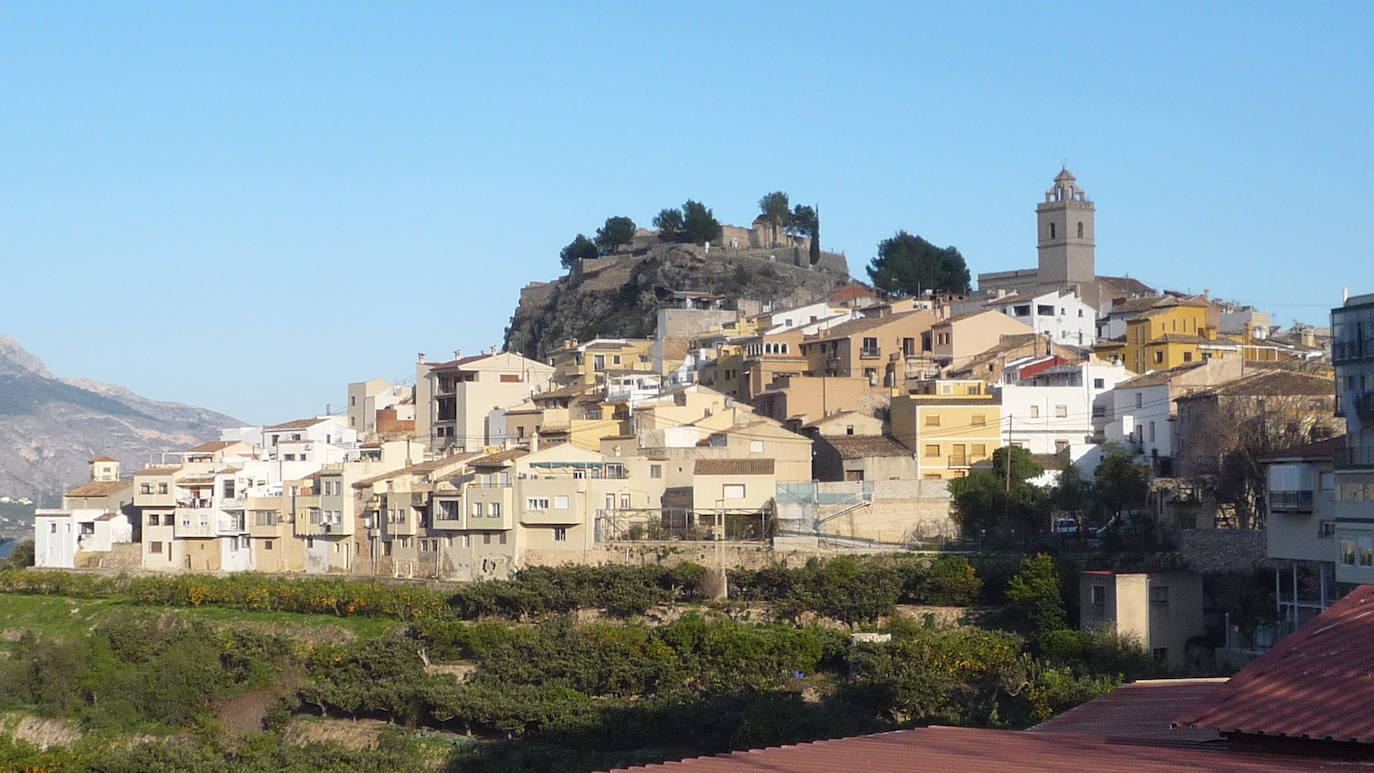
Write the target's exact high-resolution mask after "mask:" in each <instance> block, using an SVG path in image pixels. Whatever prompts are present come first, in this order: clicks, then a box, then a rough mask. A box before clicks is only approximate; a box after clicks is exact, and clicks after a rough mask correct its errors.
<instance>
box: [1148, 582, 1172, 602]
mask: <svg viewBox="0 0 1374 773" xmlns="http://www.w3.org/2000/svg"><path fill="white" fill-rule="evenodd" d="M1150 604H1152V605H1154V606H1159V607H1162V606H1168V605H1169V586H1168V585H1151V586H1150Z"/></svg>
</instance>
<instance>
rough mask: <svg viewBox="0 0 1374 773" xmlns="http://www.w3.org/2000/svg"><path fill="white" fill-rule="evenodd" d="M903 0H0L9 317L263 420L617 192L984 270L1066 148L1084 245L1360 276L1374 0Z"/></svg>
mask: <svg viewBox="0 0 1374 773" xmlns="http://www.w3.org/2000/svg"><path fill="white" fill-rule="evenodd" d="M211 5H213V6H214V7H207V6H211ZM914 5H915V4H911V3H893V4H868V3H842V4H841V3H805V2H790V3H779V4H766V3H737V2H731V3H719V4H714V3H705V2H701V3H672V4H657V3H652V4H651V3H633V2H625V3H618V4H610V3H606V4H600V3H596V4H594V3H557V4H555V3H549V4H515V3H490V4H487V5H486V6H485V7H481V8H479V7H477V6H476V5H475V4H466V3H464V4H460V3H433V4H424V3H341V2H318V3H309V2H292V3H279V2H271V3H267V2H264V3H248V2H230V3H216V4H203V3H183V2H167V3H157V4H152V3H120V4H113V3H75V2H27V3H20V2H13V3H6V4H4V6H3V7H0V137H3V150H0V260H3V265H4V268H5V275H6V279H7V280H8V281H7V282H6V283H5V285H6V292H5V294H4V305H3V312H0V332H6V333H9V334H10V335H13V336H15V337H16V338H18V339H19V340H20V341H21V342H22V343H23V344H24V345H25V346H27V347H28V348H29V349H30V350H31V351H33V352H34V353H35V354H37V355H39V356H40V357H42V358H43V359H44V360H46V361H47V363H48V365H49V367H50V368H51V369H52V370H53V371H54V372H56V373H58V374H60V375H65V376H85V377H90V378H95V379H100V380H103V381H109V382H114V383H119V384H123V385H126V386H128V387H131V388H133V389H135V390H137V391H139V392H141V393H144V394H146V395H148V396H150V397H155V398H160V399H169V400H178V401H184V402H190V403H196V404H200V405H203V406H205V407H209V408H214V409H217V410H221V411H225V412H228V413H230V414H233V415H236V416H238V417H240V418H242V419H245V420H249V421H256V422H262V421H275V420H284V419H288V418H293V417H296V416H298V415H304V414H310V413H313V412H317V411H321V410H323V409H324V406H325V403H326V402H331V403H333V404H334V406H335V407H336V409H337V407H338V406H339V405H340V403H342V401H343V396H344V385H345V384H346V383H347V382H349V381H354V380H360V379H364V378H369V377H373V376H382V377H386V378H400V377H405V376H407V375H410V374H412V373H413V363H414V356H415V352H417V351H425V352H428V353H430V354H431V355H432V356H442V355H443V354H444V353H445V352H448V351H449V350H452V349H454V348H462V349H464V350H468V351H474V350H477V349H479V348H481V347H483V346H488V345H491V344H495V343H498V342H499V341H500V340H501V337H502V331H503V328H504V326H505V324H506V322H507V321H508V318H509V315H510V313H511V310H512V309H513V307H514V305H515V301H516V298H517V292H518V290H519V288H520V286H521V285H523V284H524V283H526V282H528V281H531V280H547V279H551V278H553V277H554V276H555V275H556V274H557V273H558V272H559V271H558V259H557V253H558V250H559V248H560V247H561V246H563V245H564V244H566V243H567V242H568V241H569V239H570V238H571V237H572V236H573V235H574V234H576V233H577V232H579V231H583V232H587V233H590V232H591V231H592V230H593V229H594V228H595V227H596V226H597V225H598V224H600V223H601V222H602V220H604V219H605V218H606V217H607V216H608V215H617V214H624V215H628V216H630V217H632V218H633V219H634V220H635V221H636V222H639V223H647V222H648V220H649V219H650V218H651V217H652V215H653V213H654V212H656V211H658V209H660V208H662V207H665V206H672V205H677V204H680V203H681V202H682V201H683V200H684V199H687V198H689V197H690V198H695V199H699V200H702V201H704V202H706V203H707V204H708V205H709V206H711V207H712V208H714V210H715V212H716V214H717V216H718V217H720V218H721V219H722V220H724V221H726V222H735V223H740V224H744V223H747V222H748V221H749V220H751V219H752V218H753V216H754V214H755V212H756V202H757V200H758V198H759V197H760V196H761V195H762V194H763V193H766V192H768V191H772V190H784V191H787V192H788V193H790V194H791V196H792V198H793V200H794V201H801V202H816V203H819V205H820V208H821V218H822V234H823V238H824V241H825V242H826V244H827V246H828V247H829V248H834V249H841V250H843V251H845V252H846V253H847V254H848V256H849V260H850V266H851V270H852V271H853V272H854V273H855V274H856V275H859V276H862V267H863V266H864V265H865V263H866V262H867V260H868V258H870V257H871V256H872V254H873V252H874V247H875V245H876V243H877V242H878V241H879V240H880V239H882V238H884V237H886V236H889V235H891V234H892V232H894V231H895V230H897V229H899V228H902V229H907V230H909V231H912V232H914V233H919V234H921V235H923V236H925V237H927V238H928V239H930V240H931V241H934V242H936V243H939V244H942V245H943V244H953V245H955V246H957V247H958V248H959V249H960V250H961V251H962V252H963V254H964V256H965V257H966V258H967V260H968V262H969V265H970V268H971V270H972V271H973V272H975V273H977V272H980V271H995V270H1004V269H1012V268H1021V267H1025V266H1029V265H1033V264H1034V261H1035V250H1034V233H1033V229H1034V205H1035V203H1036V202H1037V201H1038V200H1040V196H1041V194H1042V193H1043V191H1044V189H1045V188H1047V187H1048V186H1049V184H1050V179H1051V178H1052V177H1053V175H1054V174H1055V172H1057V171H1058V169H1059V165H1060V164H1061V162H1064V163H1067V164H1068V166H1069V168H1070V169H1071V170H1073V172H1074V173H1075V174H1077V176H1078V179H1079V182H1080V184H1081V185H1082V186H1083V187H1084V189H1085V190H1086V191H1087V192H1088V195H1089V196H1090V197H1091V198H1093V199H1094V200H1095V201H1096V202H1097V207H1098V218H1097V227H1098V234H1097V235H1098V250H1097V255H1098V269H1099V271H1100V272H1101V273H1107V274H1126V273H1129V274H1130V275H1131V276H1137V277H1140V278H1142V279H1144V280H1146V281H1147V282H1151V283H1156V284H1163V285H1167V286H1170V287H1174V288H1178V289H1184V290H1192V291H1194V292H1200V291H1201V290H1203V289H1204V288H1207V289H1210V290H1211V291H1212V292H1213V294H1215V295H1221V296H1223V297H1227V298H1233V299H1237V300H1242V301H1246V302H1253V303H1256V304H1258V305H1260V306H1261V307H1263V308H1267V309H1269V310H1270V311H1272V312H1273V313H1274V314H1275V315H1276V318H1277V320H1278V321H1279V322H1281V323H1283V324H1285V325H1287V324H1288V323H1290V322H1291V321H1292V320H1293V319H1295V318H1297V319H1301V320H1305V321H1311V322H1318V323H1321V322H1323V321H1324V320H1325V319H1326V311H1325V310H1326V309H1328V308H1329V307H1330V306H1332V305H1337V304H1339V302H1340V298H1341V289H1342V287H1344V286H1347V285H1348V286H1350V287H1351V290H1352V292H1356V291H1369V290H1371V289H1374V276H1371V274H1372V273H1374V272H1371V271H1370V266H1371V265H1374V261H1371V246H1370V245H1371V244H1374V212H1372V211H1371V209H1372V208H1371V204H1372V203H1374V159H1372V158H1371V154H1374V149H1372V145H1374V144H1372V143H1371V138H1374V89H1371V83H1374V45H1371V44H1370V33H1371V31H1374V4H1371V3H1362V2H1353V1H1352V2H1315V3H1294V2H1285V3H1196V2H1188V3H1146V4H1139V6H1138V7H1126V6H1125V4H1118V3H1082V4H1078V3H1056V4H1048V5H1047V4H1043V3H1040V4H1027V3H1006V4H986V5H981V6H976V7H975V6H973V5H971V4H961V3H941V4H938V5H939V7H938V8H936V9H931V10H921V9H919V8H914V7H912V6H914Z"/></svg>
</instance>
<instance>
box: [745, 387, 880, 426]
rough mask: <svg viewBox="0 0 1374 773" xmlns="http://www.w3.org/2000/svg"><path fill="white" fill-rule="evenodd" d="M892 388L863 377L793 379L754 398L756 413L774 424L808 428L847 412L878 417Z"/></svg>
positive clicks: (768, 388) (767, 389)
mask: <svg viewBox="0 0 1374 773" xmlns="http://www.w3.org/2000/svg"><path fill="white" fill-rule="evenodd" d="M892 391H893V390H892V388H890V387H882V386H877V387H875V386H873V385H872V384H870V383H869V380H868V379H866V378H862V377H842V376H790V377H784V378H780V379H778V380H777V381H774V382H773V383H771V384H769V385H768V386H767V387H766V388H765V389H764V391H763V392H761V393H759V394H757V395H755V396H754V400H753V403H754V409H755V410H756V411H757V412H758V413H759V414H760V415H761V416H767V417H768V418H770V419H773V420H774V421H782V422H788V423H789V424H791V423H795V424H797V425H801V424H808V423H810V422H813V421H817V420H820V419H823V418H825V417H827V416H831V415H834V414H836V413H843V412H846V411H858V412H860V413H876V412H877V411H879V410H881V409H883V408H886V407H887V405H888V402H889V401H890V400H891V399H892Z"/></svg>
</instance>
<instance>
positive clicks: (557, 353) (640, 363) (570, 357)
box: [549, 338, 654, 386]
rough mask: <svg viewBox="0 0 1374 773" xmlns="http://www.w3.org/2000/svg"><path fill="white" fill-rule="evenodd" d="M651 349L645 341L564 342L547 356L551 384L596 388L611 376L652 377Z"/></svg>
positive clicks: (637, 339)
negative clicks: (641, 375) (608, 375)
mask: <svg viewBox="0 0 1374 773" xmlns="http://www.w3.org/2000/svg"><path fill="white" fill-rule="evenodd" d="M653 345H654V342H653V340H652V339H649V338H598V339H596V340H594V341H588V342H587V343H584V344H579V343H578V342H576V341H567V342H565V343H564V344H563V346H562V347H561V348H558V349H555V350H553V351H552V352H549V364H550V365H552V366H553V369H554V371H553V380H554V383H555V384H557V385H558V386H569V385H572V384H600V383H603V382H605V380H606V376H607V374H611V373H626V372H632V373H652V372H654V358H653V351H652V349H653Z"/></svg>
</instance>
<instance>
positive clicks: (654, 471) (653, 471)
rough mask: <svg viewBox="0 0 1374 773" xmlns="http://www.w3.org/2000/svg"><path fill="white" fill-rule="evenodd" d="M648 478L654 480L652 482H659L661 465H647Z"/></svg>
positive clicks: (661, 473) (661, 474) (661, 471)
mask: <svg viewBox="0 0 1374 773" xmlns="http://www.w3.org/2000/svg"><path fill="white" fill-rule="evenodd" d="M649 477H650V478H652V479H654V480H659V479H660V478H662V477H663V465H661V464H651V465H649Z"/></svg>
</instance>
